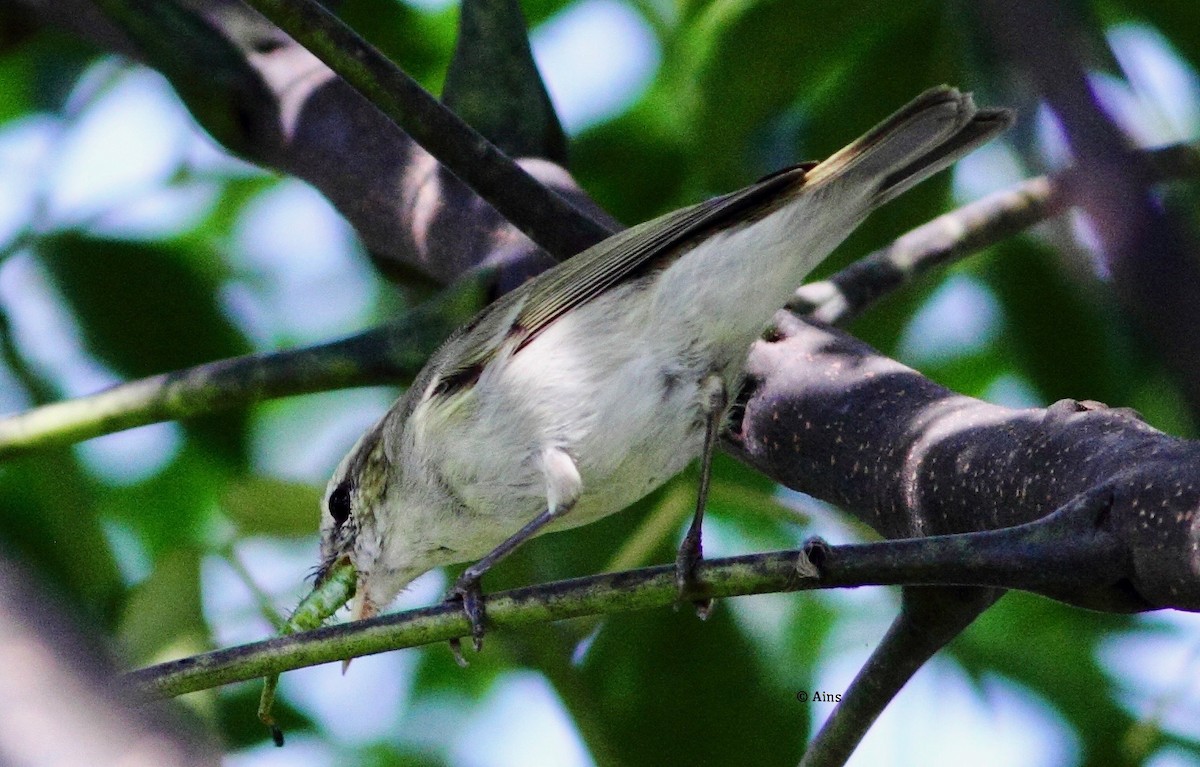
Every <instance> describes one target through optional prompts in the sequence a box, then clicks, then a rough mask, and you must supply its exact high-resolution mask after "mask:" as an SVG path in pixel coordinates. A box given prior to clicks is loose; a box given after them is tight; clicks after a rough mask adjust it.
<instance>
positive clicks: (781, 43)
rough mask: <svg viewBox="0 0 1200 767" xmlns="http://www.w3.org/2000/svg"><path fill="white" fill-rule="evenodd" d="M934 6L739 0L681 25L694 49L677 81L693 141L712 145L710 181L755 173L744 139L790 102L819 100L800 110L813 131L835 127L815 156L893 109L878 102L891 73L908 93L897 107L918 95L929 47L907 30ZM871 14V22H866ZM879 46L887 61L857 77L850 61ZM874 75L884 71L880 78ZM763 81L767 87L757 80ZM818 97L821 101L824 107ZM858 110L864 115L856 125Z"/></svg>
mask: <svg viewBox="0 0 1200 767" xmlns="http://www.w3.org/2000/svg"><path fill="white" fill-rule="evenodd" d="M936 9H937V6H936V5H935V4H933V3H931V2H928V1H927V0H922V1H920V2H910V3H887V4H882V5H881V4H878V3H871V2H868V1H867V0H852V2H849V3H806V4H802V5H798V4H796V3H795V2H789V0H757V1H752V0H742V1H741V2H733V3H715V4H713V5H710V6H708V7H707V8H706V9H705V10H704V12H703V13H701V14H699V15H698V16H697V17H696V20H695V22H694V23H693V24H692V25H691V28H690V29H689V30H688V41H687V42H688V44H689V47H690V48H691V50H694V51H697V52H698V54H697V55H696V57H695V58H694V59H693V62H694V65H695V69H694V70H693V71H688V70H686V69H685V70H684V79H685V82H686V83H687V85H688V86H690V88H691V91H690V95H691V97H692V100H693V103H694V104H695V112H694V114H693V116H692V120H693V123H694V125H693V131H694V132H693V134H692V135H693V138H694V139H695V141H696V142H697V144H698V146H701V147H705V148H706V150H707V151H708V152H709V154H708V155H707V158H706V159H707V162H706V163H705V165H706V168H705V170H706V172H707V173H708V174H709V182H710V183H711V184H712V185H713V186H715V187H716V188H719V189H726V188H734V187H736V186H739V185H741V184H744V183H746V182H747V181H749V180H752V178H751V177H747V170H748V169H747V159H748V158H749V154H748V150H749V147H748V146H747V138H748V137H749V136H751V135H753V134H754V132H755V131H757V130H758V129H759V128H760V127H761V126H763V124H764V122H765V121H766V120H767V119H768V118H771V117H773V116H775V115H778V114H780V113H781V112H783V111H784V110H786V109H788V108H790V106H791V105H792V104H793V103H794V102H796V101H797V99H801V100H803V101H805V102H808V103H809V104H811V105H813V106H816V109H815V110H814V111H813V112H812V113H811V114H809V115H806V116H808V117H811V119H812V120H813V122H814V124H818V125H820V126H821V127H820V128H818V129H817V130H818V131H819V130H829V131H832V132H834V133H835V134H836V137H837V138H836V143H826V142H825V141H817V142H814V146H815V148H817V149H819V150H820V152H819V153H818V154H817V155H814V157H817V158H819V157H823V156H826V155H828V154H829V153H831V152H832V151H833V150H835V149H837V148H839V147H840V146H841V145H843V144H845V143H846V142H847V141H849V140H850V139H851V138H853V137H854V136H855V135H857V133H859V132H861V131H862V130H863V129H865V128H866V127H870V125H871V124H873V123H874V122H877V121H878V120H879V119H881V118H882V117H883V116H884V115H886V114H887V112H888V110H889V109H892V108H895V107H889V106H885V107H882V108H881V107H880V104H889V103H891V100H890V99H888V98H887V96H888V94H889V92H890V91H891V89H892V87H893V85H894V83H893V82H888V81H889V80H891V81H895V84H896V85H900V83H901V82H902V83H903V84H902V85H900V87H901V88H902V89H903V90H904V91H905V93H904V95H903V96H902V97H901V98H900V99H899V100H897V101H896V102H895V106H897V107H898V106H899V105H900V104H903V103H904V102H905V101H907V100H908V99H910V98H912V97H913V96H915V95H916V93H917V92H919V91H920V89H921V87H917V88H915V89H914V88H911V87H909V86H908V83H909V81H911V80H917V81H920V79H921V76H922V70H923V69H924V65H923V61H924V59H925V57H927V56H928V55H929V53H928V52H929V49H930V47H932V46H914V45H912V44H911V41H912V40H913V39H914V38H913V37H911V36H909V33H910V32H911V30H912V29H913V28H914V27H918V26H919V27H920V28H921V29H923V30H928V29H929V28H930V27H931V26H932V24H931V20H932V19H934V18H936V16H935V14H936ZM868 13H869V15H870V18H871V23H870V24H863V23H862V19H863V18H864V17H865V16H866V15H867V14H868ZM808 31H812V33H806V32H808ZM901 40H903V42H902V43H901V42H900V41H901ZM879 48H886V49H887V50H888V52H889V55H890V59H891V61H890V64H891V66H890V67H888V68H884V69H880V68H878V67H870V71H871V76H870V77H869V82H865V83H858V82H855V80H856V79H858V78H856V77H855V75H854V72H853V70H854V68H855V67H856V65H859V64H868V65H869V64H872V63H874V62H872V61H871V58H872V57H873V55H874V53H875V51H876V50H878V49H879ZM848 62H849V63H850V65H849V68H848V67H847V64H848ZM880 72H887V73H888V75H889V76H888V77H887V78H885V79H884V81H883V82H880V77H879V74H880ZM864 79H868V78H864ZM760 83H761V84H765V83H770V87H756V86H758V84H760ZM856 86H859V87H856ZM922 87H923V86H922ZM821 96H824V98H823V99H822V98H821ZM814 97H815V100H814ZM820 102H824V105H825V106H826V107H827V108H826V109H824V110H822V109H821V104H820ZM830 105H832V106H831V107H830ZM881 109H882V111H880V110H881ZM862 111H866V112H867V113H869V115H870V117H869V119H867V120H865V121H863V123H862V124H861V125H859V126H857V127H853V126H855V125H856V118H857V117H858V116H859V114H861V112H862ZM847 126H852V127H847ZM814 135H816V136H820V135H821V134H820V133H816V134H814ZM794 159H795V160H801V159H813V158H812V157H809V158H803V157H796V158H794ZM750 172H751V173H752V174H753V173H754V169H753V168H751V169H750Z"/></svg>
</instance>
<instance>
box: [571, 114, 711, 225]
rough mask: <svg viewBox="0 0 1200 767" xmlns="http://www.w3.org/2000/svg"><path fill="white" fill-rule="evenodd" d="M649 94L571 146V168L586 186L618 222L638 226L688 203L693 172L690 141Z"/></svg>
mask: <svg viewBox="0 0 1200 767" xmlns="http://www.w3.org/2000/svg"><path fill="white" fill-rule="evenodd" d="M665 107H666V108H669V106H668V105H664V104H662V103H660V102H659V100H657V99H656V98H654V97H652V96H648V97H647V98H646V99H643V100H642V101H641V102H639V103H638V105H637V106H636V107H634V108H633V109H632V110H630V111H629V112H627V113H625V114H624V115H622V116H621V117H618V118H616V119H614V120H610V121H607V122H604V123H602V124H600V125H598V126H595V127H593V128H590V129H589V130H587V131H585V132H584V133H583V135H581V136H580V137H579V138H578V139H576V140H575V142H574V143H572V145H571V160H572V162H571V167H572V169H573V170H574V172H575V175H576V178H578V179H579V181H580V183H581V184H582V185H583V187H584V188H585V189H586V190H587V191H588V193H589V194H591V195H592V196H593V197H594V198H595V199H596V201H597V202H598V203H600V205H602V206H603V207H604V209H605V210H607V211H608V212H609V213H611V214H612V215H614V216H616V218H617V219H618V220H619V221H622V222H624V223H625V224H627V225H633V224H637V223H641V222H642V221H646V220H648V219H651V218H653V217H654V216H657V215H660V214H662V213H666V212H668V211H670V210H674V209H675V208H678V207H681V206H683V205H685V204H688V203H692V202H697V201H698V200H695V199H687V198H686V196H685V194H684V183H685V179H686V178H687V175H688V173H689V172H694V170H693V166H692V160H693V159H694V158H692V157H690V156H689V155H688V150H687V147H686V144H685V142H684V141H683V140H682V138H681V137H680V136H679V134H678V133H677V132H676V131H675V129H674V127H673V126H672V125H670V124H669V122H666V121H664V120H663V119H662V112H663V109H664V108H665Z"/></svg>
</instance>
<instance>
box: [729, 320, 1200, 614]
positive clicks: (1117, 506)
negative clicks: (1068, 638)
mask: <svg viewBox="0 0 1200 767" xmlns="http://www.w3.org/2000/svg"><path fill="white" fill-rule="evenodd" d="M776 328H777V330H776V332H775V334H774V335H773V336H772V337H771V339H770V340H769V341H760V342H759V343H757V344H755V346H754V347H753V349H752V350H751V352H750V359H749V363H748V369H747V380H746V386H745V389H744V390H743V392H742V393H741V396H740V398H739V400H738V402H737V404H736V405H735V414H734V418H735V420H734V423H735V426H734V428H733V429H732V430H730V431H729V432H728V433H727V434H726V435H725V447H726V448H727V449H728V450H729V451H730V452H731V453H733V455H735V456H737V457H738V458H740V459H741V460H743V461H744V462H746V463H748V464H749V465H751V466H753V467H754V468H756V469H758V470H759V471H761V472H762V473H764V474H766V475H767V476H769V477H771V478H772V479H774V480H776V481H777V482H781V483H783V484H784V485H786V486H788V487H790V488H793V489H795V490H800V491H803V492H806V493H810V494H812V495H814V496H816V497H818V498H822V499H824V500H826V501H829V502H831V503H834V504H836V505H838V506H839V507H840V508H842V509H843V510H845V511H847V512H848V513H850V514H853V515H854V516H856V517H857V518H858V519H860V520H862V521H863V523H864V524H866V525H868V526H869V527H871V528H872V529H874V530H876V531H878V532H879V533H880V534H881V535H883V536H884V537H886V538H913V537H920V536H923V535H941V534H947V533H957V532H962V531H966V530H986V529H995V528H1002V527H1010V526H1014V525H1020V524H1023V523H1026V522H1029V521H1030V520H1035V519H1039V518H1042V517H1045V516H1046V515H1047V514H1049V513H1050V512H1051V511H1053V510H1054V509H1055V508H1061V507H1064V506H1066V505H1067V504H1069V503H1071V502H1072V501H1073V499H1075V498H1078V497H1084V496H1087V495H1089V494H1092V493H1097V492H1111V493H1112V494H1113V497H1114V501H1113V503H1112V507H1111V510H1110V511H1109V515H1110V521H1109V523H1108V524H1110V525H1111V527H1112V529H1113V530H1115V531H1117V534H1118V535H1119V536H1120V537H1121V538H1122V539H1123V540H1124V541H1125V544H1126V545H1127V546H1128V550H1129V551H1130V552H1131V556H1132V562H1133V564H1132V570H1131V572H1132V574H1131V576H1130V577H1129V579H1128V582H1126V583H1123V584H1119V585H1116V586H1113V587H1109V588H1102V589H1097V590H1090V589H1087V588H1083V587H1081V588H1079V589H1074V590H1073V591H1072V593H1070V594H1066V593H1064V594H1058V595H1056V597H1057V598H1059V599H1062V600H1063V601H1068V602H1071V603H1072V604H1077V605H1081V606H1085V607H1091V608H1093V609H1098V610H1117V611H1123V610H1127V609H1130V606H1131V605H1132V604H1135V603H1141V604H1143V605H1145V606H1153V607H1173V608H1176V609H1181V610H1197V609H1200V560H1196V559H1195V556H1194V552H1195V551H1196V550H1197V548H1200V524H1197V519H1198V513H1200V473H1198V468H1200V442H1196V441H1193V440H1184V439H1179V438H1176V437H1171V436H1169V435H1167V434H1163V433H1162V432H1160V431H1158V430H1156V429H1153V428H1151V427H1150V426H1148V425H1147V424H1145V423H1144V422H1142V421H1141V420H1140V419H1138V418H1137V417H1136V416H1135V415H1132V414H1131V413H1130V412H1129V411H1126V410H1124V409H1108V408H1107V407H1106V406H1104V405H1102V404H1100V403H1094V402H1076V401H1074V400H1063V401H1061V402H1057V403H1055V404H1054V405H1052V406H1050V407H1049V408H1031V409H1028V410H1012V409H1009V408H1004V407H1000V406H998V405H991V404H989V403H986V402H981V401H979V400H976V399H972V398H970V397H964V396H962V395H959V394H956V393H954V392H952V391H950V390H948V389H946V388H945V387H943V386H940V385H938V384H936V383H934V382H932V381H930V380H929V379H927V378H925V377H924V376H922V375H920V374H919V373H917V372H916V371H914V370H912V369H911V368H907V367H905V366H903V365H901V364H900V363H899V362H896V361H895V360H891V359H888V358H887V357H884V356H883V355H881V354H879V353H878V352H876V351H875V350H873V349H871V348H870V347H868V346H867V345H866V344H864V343H862V342H861V341H858V340H857V339H855V338H853V337H851V336H848V335H846V334H844V333H841V332H839V331H836V330H834V329H832V328H828V327H825V326H820V325H816V324H812V323H808V322H805V321H803V320H801V319H800V318H797V317H795V316H793V315H790V314H787V313H786V312H780V313H779V314H778V315H776ZM980 585H989V584H980ZM990 585H997V584H990Z"/></svg>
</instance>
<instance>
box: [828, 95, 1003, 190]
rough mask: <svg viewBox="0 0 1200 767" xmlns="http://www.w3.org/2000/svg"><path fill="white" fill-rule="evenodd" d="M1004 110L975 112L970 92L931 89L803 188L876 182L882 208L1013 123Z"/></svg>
mask: <svg viewBox="0 0 1200 767" xmlns="http://www.w3.org/2000/svg"><path fill="white" fill-rule="evenodd" d="M1012 121H1013V115H1012V112H1011V111H1009V110H1007V109H977V108H976V107H975V103H974V102H973V101H972V100H971V95H970V94H969V93H961V92H960V91H958V90H956V89H954V88H950V87H947V86H942V87H939V88H931V89H930V90H927V91H925V92H924V93H922V94H921V95H920V96H918V97H917V98H915V99H913V100H912V101H911V102H909V103H908V104H907V105H906V106H904V107H903V108H902V109H900V110H899V111H898V112H896V113H895V114H893V115H892V116H891V117H889V118H887V119H886V120H884V121H883V122H881V123H880V124H879V125H877V126H875V127H874V128H872V129H871V130H870V131H868V132H867V133H866V134H865V135H864V136H862V138H860V139H858V140H857V141H855V142H854V143H852V144H850V145H849V146H847V147H845V148H844V149H842V150H841V151H839V152H837V153H836V154H834V155H833V156H831V157H830V158H829V159H827V160H825V161H824V162H822V163H820V164H819V165H817V166H816V167H815V168H813V169H812V170H810V171H809V172H808V173H807V174H806V175H805V183H806V185H814V184H822V183H828V182H830V181H832V180H834V179H847V180H849V179H855V180H860V181H861V180H863V179H872V180H874V179H878V180H879V187H878V189H877V190H876V195H875V199H874V203H875V204H876V205H882V204H883V203H885V202H887V201H888V200H891V199H892V198H893V197H896V196H897V195H899V194H901V193H902V192H904V191H906V190H908V189H909V188H911V187H913V186H915V185H916V184H918V183H920V182H921V181H923V180H925V179H926V178H928V177H929V176H931V175H933V174H934V173H937V172H938V171H940V170H942V169H944V168H947V167H949V166H950V165H952V164H953V163H954V162H955V161H956V160H958V159H959V158H960V157H962V156H963V155H965V154H967V153H969V152H971V151H972V150H973V149H975V148H976V147H978V146H980V145H981V144H984V143H986V142H987V141H990V140H991V139H992V138H994V137H995V136H996V135H997V134H999V133H1001V132H1003V131H1004V130H1005V129H1007V128H1008V127H1009V125H1011V124H1012Z"/></svg>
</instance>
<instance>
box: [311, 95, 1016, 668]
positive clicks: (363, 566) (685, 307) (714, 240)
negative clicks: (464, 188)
mask: <svg viewBox="0 0 1200 767" xmlns="http://www.w3.org/2000/svg"><path fill="white" fill-rule="evenodd" d="M1012 121H1013V116H1012V113H1011V112H1010V111H1009V110H1006V109H983V108H978V107H976V105H975V104H974V101H973V99H972V97H971V95H970V94H969V93H963V92H960V91H959V90H957V89H955V88H951V87H948V86H941V87H936V88H932V89H930V90H927V91H925V92H924V93H922V94H921V95H919V96H918V97H917V98H915V99H914V100H913V101H911V102H910V103H908V104H907V105H905V106H904V107H902V108H901V109H900V110H898V111H897V112H895V113H894V114H893V115H891V116H890V117H888V118H887V119H886V120H884V121H883V122H881V123H880V124H879V125H877V126H876V127H875V128H873V129H871V130H870V131H868V132H867V133H866V134H864V135H863V136H862V137H860V138H859V139H857V140H856V141H854V142H852V143H850V144H849V145H847V146H846V147H845V148H843V149H841V150H840V151H838V152H836V153H835V154H833V155H832V156H830V157H829V158H828V159H826V160H824V161H822V162H819V163H804V164H801V165H795V166H791V167H788V168H785V169H783V170H780V171H777V172H775V173H772V174H771V175H769V176H766V177H764V178H762V179H760V180H759V181H757V182H755V183H754V184H752V185H750V186H747V187H745V188H743V189H740V190H737V191H735V192H732V193H729V194H726V195H723V196H719V197H715V198H713V199H709V200H706V201H704V202H700V203H698V204H695V205H692V206H689V207H685V208H682V209H679V210H676V211H673V212H671V213H667V214H665V215H663V216H660V217H658V218H655V219H653V220H651V221H648V222H645V223H642V224H639V225H637V226H634V227H632V228H630V229H627V230H625V231H622V232H619V233H617V234H614V235H613V236H611V237H609V238H607V239H605V240H604V241H602V242H600V243H599V244H597V245H595V246H593V247H591V248H589V249H587V250H585V251H583V252H581V253H579V254H577V255H575V256H573V257H572V258H570V259H568V260H566V261H564V262H563V263H561V264H559V265H558V266H556V267H554V268H552V269H550V270H548V271H546V272H544V273H542V274H541V275H539V276H538V277H536V278H534V279H532V280H531V281H529V282H527V283H525V284H524V285H522V286H520V287H519V288H517V289H516V290H513V291H512V292H510V293H508V294H506V295H504V296H502V297H500V298H499V299H497V300H496V301H494V302H493V303H492V304H491V305H489V306H488V307H486V308H485V309H483V310H482V311H481V312H480V313H479V314H477V315H476V316H475V317H474V318H473V319H471V320H470V321H469V322H467V323H466V324H465V325H464V326H462V327H461V328H459V329H458V330H457V331H455V332H454V333H453V334H452V335H451V336H450V337H449V338H448V339H447V340H446V341H445V343H444V344H443V345H442V346H441V347H440V348H439V349H438V350H437V351H436V352H435V353H434V354H433V355H432V356H431V357H430V359H429V361H428V362H427V363H426V365H425V367H424V368H423V369H422V371H421V372H420V373H419V374H418V375H417V377H416V378H415V379H414V380H413V382H412V384H411V386H409V387H408V389H407V390H406V391H405V392H404V393H403V395H402V396H401V397H400V398H399V399H398V400H397V401H396V403H395V404H394V405H393V406H392V407H391V408H390V409H389V410H388V411H387V412H386V413H385V414H384V415H383V416H382V417H381V418H380V419H379V420H378V421H377V422H376V423H375V424H374V425H373V426H372V427H371V428H370V429H368V430H367V431H366V433H364V434H363V435H362V437H361V438H359V439H358V441H357V442H356V443H355V444H354V446H353V447H352V448H351V450H350V451H349V453H348V454H347V455H346V456H345V458H344V459H342V461H341V462H340V463H339V464H338V466H337V468H336V470H335V471H334V474H333V476H332V477H331V479H330V480H329V483H328V486H327V488H326V491H325V495H324V497H323V500H322V508H321V524H320V549H321V552H320V561H319V564H318V567H317V573H318V582H319V581H320V579H321V577H322V575H323V574H324V573H328V572H329V571H330V570H331V569H332V568H333V567H334V566H335V565H339V564H342V563H345V562H346V561H347V560H348V561H349V562H350V563H351V564H352V565H353V567H354V568H355V571H356V573H357V580H356V585H355V594H354V596H353V598H352V599H351V618H352V619H355V620H357V619H364V618H369V617H371V616H374V615H376V614H377V613H378V612H379V611H380V610H381V609H382V608H383V607H385V606H386V605H387V604H388V603H389V602H391V601H392V599H393V598H394V597H395V596H396V595H397V594H398V593H399V592H400V591H401V590H403V589H404V588H405V587H406V586H407V584H409V583H410V582H411V581H412V580H414V579H415V578H417V577H418V576H420V575H422V574H423V573H425V572H427V571H429V570H431V569H434V568H437V567H440V566H446V565H453V564H460V563H464V562H473V563H474V564H472V565H470V566H469V567H467V568H466V570H465V571H464V572H463V574H462V575H461V576H460V577H459V578H458V579H457V581H456V582H455V583H454V586H453V587H452V589H451V590H450V593H449V594H448V596H447V599H448V600H461V601H462V608H463V610H464V611H465V612H466V615H467V617H468V618H469V620H470V623H471V629H472V636H473V638H474V640H475V647H476V649H477V650H478V649H479V648H480V647H481V642H482V637H483V635H484V624H485V615H484V610H483V606H482V588H481V585H480V579H481V577H482V576H483V574H484V573H486V572H487V570H488V569H489V568H490V567H492V566H493V565H494V564H496V563H497V562H498V561H500V560H501V559H503V558H504V557H505V556H507V555H508V554H509V553H510V552H511V551H513V550H514V549H515V548H517V547H518V546H520V545H521V544H523V543H524V542H525V541H527V540H529V539H530V538H533V537H535V536H537V535H540V534H542V533H545V532H550V531H557V530H565V529H568V528H572V527H576V526H579V525H584V524H588V523H589V522H593V521H595V520H598V519H600V518H602V517H604V516H607V515H609V514H612V513H615V512H617V511H620V510H621V509H623V508H625V507H627V506H629V505H630V504H632V503H633V502H635V501H637V500H638V499H640V498H641V497H643V496H645V495H646V494H647V493H649V492H651V491H652V490H654V489H655V488H656V487H658V486H659V485H661V484H662V483H663V482H665V481H666V480H668V479H669V478H671V477H672V476H674V475H675V474H677V473H678V472H679V471H681V470H682V469H683V468H685V467H686V466H687V465H688V464H689V463H690V462H692V461H693V460H695V459H696V458H700V459H701V479H700V487H699V491H698V493H697V504H696V512H695V514H694V516H693V519H692V524H691V527H690V528H689V530H688V532H687V534H686V535H685V537H684V539H683V543H682V544H681V545H680V548H679V553H678V555H677V557H676V581H677V584H678V585H679V588H680V592H681V594H682V593H684V592H685V591H686V590H687V587H688V586H689V584H691V583H693V580H694V578H695V571H696V565H697V564H698V563H699V562H700V561H701V560H702V556H703V554H702V545H701V525H702V520H703V512H704V506H705V500H706V495H707V488H708V477H709V466H710V463H711V459H712V455H713V451H714V447H715V444H716V442H717V439H718V435H719V432H720V429H721V427H722V425H723V424H724V420H725V418H726V415H727V411H728V407H729V402H730V394H731V392H732V393H736V392H737V390H738V386H739V383H740V382H741V380H742V377H743V374H744V365H745V360H746V357H747V354H748V352H749V349H750V346H751V345H752V344H753V342H754V341H755V340H756V339H758V338H759V337H760V336H761V335H762V333H763V331H764V330H765V329H766V327H767V326H768V325H769V323H770V321H771V318H772V316H773V315H774V313H775V312H776V311H777V310H778V309H779V308H780V307H782V306H783V305H784V304H785V303H786V302H787V300H788V299H789V297H790V296H791V294H792V293H793V291H794V290H795V288H796V287H798V286H799V285H800V283H801V282H802V281H803V279H804V278H805V276H806V275H808V274H809V272H811V271H812V269H813V268H815V267H816V266H817V265H818V264H819V263H820V262H821V261H822V260H823V259H824V258H826V257H827V256H828V255H829V254H830V252H831V251H832V250H833V249H834V248H835V247H836V246H837V245H838V244H840V243H841V242H842V241H843V240H844V239H845V238H846V237H847V236H848V235H849V234H850V233H851V232H852V231H853V230H854V229H855V227H856V226H858V224H859V223H861V222H862V221H863V220H864V219H865V218H866V216H867V215H868V214H869V213H870V212H871V211H873V210H875V209H876V208H878V207H879V206H881V205H883V204H885V203H887V202H888V201H890V200H892V199H894V198H895V197H896V196H898V195H900V194H901V193H903V192H904V191H906V190H908V189H909V188H911V187H912V186H913V185H915V184H917V183H919V182H920V181H922V180H924V179H926V178H928V177H929V176H931V175H933V174H934V173H936V172H938V171H940V170H943V169H945V168H947V167H949V166H950V165H951V164H952V163H954V162H955V161H956V160H958V159H959V158H960V157H962V156H964V155H965V154H967V153H969V152H971V151H972V150H974V149H975V148H977V147H979V146H980V145H982V144H984V143H985V142H987V141H989V140H991V139H992V138H994V137H995V136H997V135H998V134H1000V133H1001V132H1003V131H1004V130H1005V129H1007V128H1008V127H1009V125H1010V124H1011V123H1012ZM700 606H701V608H702V609H703V605H700ZM454 649H455V652H456V655H457V656H458V657H459V659H460V662H463V661H462V660H461V655H460V654H459V649H458V647H457V645H455V646H454Z"/></svg>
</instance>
